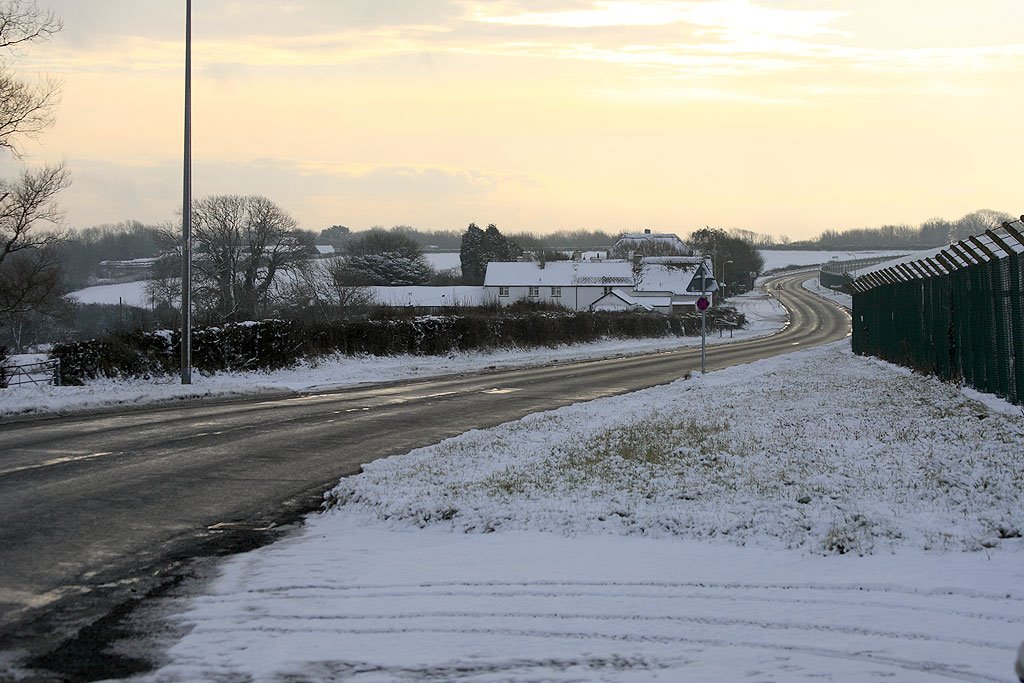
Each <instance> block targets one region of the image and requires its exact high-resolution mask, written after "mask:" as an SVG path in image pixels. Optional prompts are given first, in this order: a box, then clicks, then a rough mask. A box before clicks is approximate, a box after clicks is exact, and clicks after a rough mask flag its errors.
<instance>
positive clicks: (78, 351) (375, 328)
mask: <svg viewBox="0 0 1024 683" xmlns="http://www.w3.org/2000/svg"><path fill="white" fill-rule="evenodd" d="M720 318H721V319H728V320H729V321H730V322H733V323H736V322H738V323H739V324H742V323H743V320H742V315H739V316H737V315H736V314H735V312H734V311H730V310H729V309H717V310H716V311H715V312H714V314H713V315H711V316H709V322H710V324H711V326H712V329H714V325H715V321H716V320H718V319H720ZM699 331H700V318H699V316H696V315H669V316H666V315H658V314H650V313H633V312H627V313H605V312H586V311H576V312H574V311H538V312H529V313H516V314H501V313H499V314H493V313H490V314H488V313H468V314H459V315H421V316H413V317H403V316H402V315H401V314H395V315H394V316H387V317H380V318H375V319H370V318H358V319H351V320H342V321H337V322H333V323H310V322H301V321H297V320H276V319H270V320H261V321H259V322H245V323H231V324H226V325H221V326H218V327H205V328H198V329H195V330H193V333H192V366H193V368H194V369H196V370H197V371H199V372H201V373H205V374H209V373H213V372H219V371H253V370H276V369H279V368H285V367H290V366H293V365H295V364H296V363H297V362H299V361H300V360H303V359H307V358H317V357H322V356H327V355H331V354H337V353H340V354H344V355H348V356H355V355H374V356H387V355H397V354H413V355H444V354H447V353H452V352H455V351H470V350H475V349H494V348H508V347H518V348H530V347H539V346H557V345H559V344H571V343H580V342H588V341H596V340H598V339H601V338H603V337H616V338H641V337H664V336H671V335H675V336H683V335H694V334H698V333H699ZM180 337H181V335H180V333H179V332H178V331H173V332H172V331H167V330H161V331H157V332H142V331H135V332H129V333H124V334H115V335H111V336H108V337H105V338H103V339H92V340H89V341H83V342H70V343H65V344H55V345H54V347H53V350H52V351H51V352H50V356H51V357H52V358H56V359H58V360H59V361H60V367H61V378H62V381H63V382H64V383H65V384H82V383H83V382H84V381H85V380H88V379H95V378H100V377H107V378H130V377H143V378H149V377H154V376H157V375H165V374H172V373H175V372H177V371H178V368H179V361H180V353H181V352H180V350H179V348H180V347H179V340H180Z"/></svg>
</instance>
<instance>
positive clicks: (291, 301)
mask: <svg viewBox="0 0 1024 683" xmlns="http://www.w3.org/2000/svg"><path fill="white" fill-rule="evenodd" d="M371 303H373V297H372V296H371V294H370V292H369V290H367V289H365V288H363V287H359V286H357V285H353V284H352V274H351V271H350V270H349V269H348V266H347V265H346V264H345V263H344V261H342V260H341V259H337V258H335V259H326V260H325V259H310V260H306V261H302V262H300V263H298V264H297V266H296V267H295V268H293V269H292V270H290V271H289V272H288V274H287V276H286V277H285V281H284V284H283V286H282V287H281V304H282V307H283V308H284V310H285V311H286V312H287V313H288V314H289V315H292V316H297V317H309V318H312V319H313V320H317V321H327V320H334V319H337V318H339V317H342V316H344V315H347V314H349V313H352V312H353V311H354V310H356V309H359V308H364V307H366V306H368V305H370V304H371Z"/></svg>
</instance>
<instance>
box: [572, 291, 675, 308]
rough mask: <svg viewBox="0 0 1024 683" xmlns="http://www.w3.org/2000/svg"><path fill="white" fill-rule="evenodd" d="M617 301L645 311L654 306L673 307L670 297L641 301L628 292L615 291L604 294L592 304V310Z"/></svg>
mask: <svg viewBox="0 0 1024 683" xmlns="http://www.w3.org/2000/svg"><path fill="white" fill-rule="evenodd" d="M615 299H618V300H619V301H621V302H622V303H624V304H626V305H628V306H637V307H639V308H643V309H645V310H648V311H650V310H652V307H654V306H671V305H672V297H668V296H666V297H645V298H644V299H643V301H640V300H639V299H638V298H637V297H634V296H630V295H629V293H627V292H625V291H623V290H621V289H613V290H612V291H610V292H608V293H607V294H604V295H602V296H600V297H599V298H598V299H597V300H596V301H594V303H592V304H590V307H591V308H597V307H598V304H600V303H601V302H607V301H611V300H615ZM661 299H664V300H665V301H666V303H661V302H660V300H661ZM655 300H658V301H655Z"/></svg>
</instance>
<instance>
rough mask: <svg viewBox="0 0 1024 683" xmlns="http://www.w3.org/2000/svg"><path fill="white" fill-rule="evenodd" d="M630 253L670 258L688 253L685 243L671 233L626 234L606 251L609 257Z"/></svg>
mask: <svg viewBox="0 0 1024 683" xmlns="http://www.w3.org/2000/svg"><path fill="white" fill-rule="evenodd" d="M630 252H636V253H638V254H643V255H645V256H671V255H681V254H688V253H690V248H689V247H687V246H686V242H683V241H682V240H681V239H679V236H678V235H674V234H672V233H656V232H655V233H652V232H651V231H650V230H644V231H643V232H634V233H627V234H625V235H623V236H622V237H620V238H619V239H618V240H617V241H616V242H615V244H613V245H612V248H611V249H610V250H609V251H608V255H609V256H613V257H618V258H623V257H625V256H627V255H629V253H630Z"/></svg>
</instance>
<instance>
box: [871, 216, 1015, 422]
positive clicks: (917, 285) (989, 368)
mask: <svg viewBox="0 0 1024 683" xmlns="http://www.w3.org/2000/svg"><path fill="white" fill-rule="evenodd" d="M1022 230H1024V223H1022V222H1021V221H1014V222H1013V223H1006V224H1004V225H1003V227H1002V228H999V229H997V230H994V231H988V232H986V233H985V234H984V235H978V236H976V237H972V238H969V239H967V240H964V241H963V242H958V243H957V244H954V245H950V247H947V248H946V249H943V250H940V251H938V252H937V253H935V254H934V255H932V256H929V257H927V258H923V259H919V260H917V261H914V262H912V263H908V264H902V265H897V266H890V267H888V268H885V269H882V270H879V271H876V272H873V273H870V274H868V275H862V276H860V277H858V278H857V280H856V281H855V282H854V285H853V290H854V293H853V350H854V352H855V353H859V354H865V355H872V356H877V357H879V358H884V359H885V360H888V361H891V362H893V363H898V364H900V365H905V366H907V367H910V368H914V369H915V370H919V371H921V372H927V373H932V374H935V375H937V376H939V377H941V378H943V379H946V380H952V381H963V382H964V383H966V384H968V385H970V386H972V387H975V388H976V389H979V390H980V391H985V392H988V393H992V394H997V395H999V396H1002V397H1004V398H1006V399H1008V400H1010V401H1012V402H1014V403H1018V404H1021V403H1024V308H1022V305H1024V304H1022V299H1024V236H1022V234H1021V233H1022Z"/></svg>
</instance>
